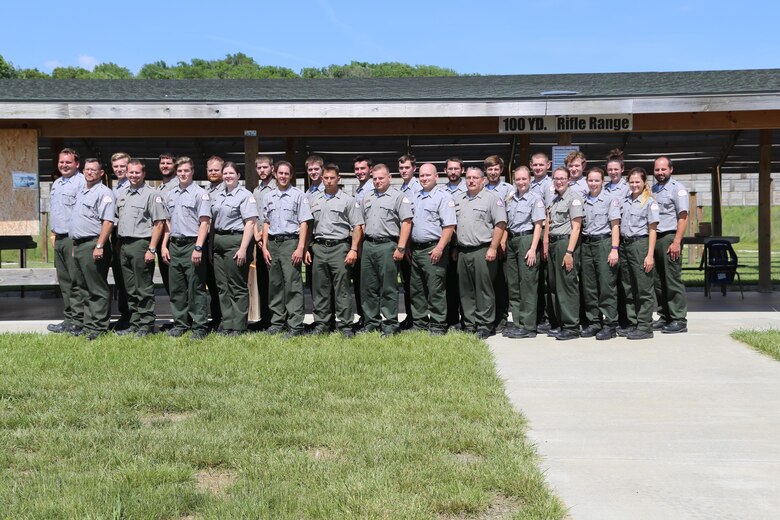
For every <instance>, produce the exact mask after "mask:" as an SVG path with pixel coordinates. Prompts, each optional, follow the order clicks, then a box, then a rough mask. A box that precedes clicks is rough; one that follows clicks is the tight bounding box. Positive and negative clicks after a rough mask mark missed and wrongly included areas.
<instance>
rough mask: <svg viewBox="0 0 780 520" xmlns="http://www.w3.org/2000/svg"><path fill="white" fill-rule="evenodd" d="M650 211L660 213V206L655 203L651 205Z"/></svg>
mask: <svg viewBox="0 0 780 520" xmlns="http://www.w3.org/2000/svg"><path fill="white" fill-rule="evenodd" d="M650 209H652V210H653V211H658V204H657V203H655V202H653V203H652V204H650Z"/></svg>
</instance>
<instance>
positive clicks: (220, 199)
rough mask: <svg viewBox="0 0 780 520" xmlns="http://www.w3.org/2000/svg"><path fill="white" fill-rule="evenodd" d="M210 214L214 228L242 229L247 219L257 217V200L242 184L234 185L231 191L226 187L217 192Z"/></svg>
mask: <svg viewBox="0 0 780 520" xmlns="http://www.w3.org/2000/svg"><path fill="white" fill-rule="evenodd" d="M211 215H212V217H211V218H212V222H213V226H214V229H215V230H217V231H243V230H244V222H245V221H246V220H247V219H250V218H257V202H256V201H255V198H254V197H253V196H252V194H251V193H249V190H247V189H246V188H244V187H243V186H236V187H235V188H233V190H232V191H228V190H227V187H226V188H225V189H224V190H222V191H220V192H218V193H217V198H216V200H215V201H214V202H213V203H212V205H211Z"/></svg>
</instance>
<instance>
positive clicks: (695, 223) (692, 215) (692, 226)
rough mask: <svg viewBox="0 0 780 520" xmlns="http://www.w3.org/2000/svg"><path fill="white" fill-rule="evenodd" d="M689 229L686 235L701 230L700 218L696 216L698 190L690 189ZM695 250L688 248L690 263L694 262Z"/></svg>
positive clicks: (691, 234)
mask: <svg viewBox="0 0 780 520" xmlns="http://www.w3.org/2000/svg"><path fill="white" fill-rule="evenodd" d="M688 209H689V211H688V229H686V230H685V235H686V236H689V237H692V236H694V235H695V234H696V231H698V230H699V220H698V219H697V218H696V217H697V214H696V192H695V191H689V192H688ZM693 255H694V251H693V248H692V247H689V248H688V263H689V264H692V263H693V261H694V258H693Z"/></svg>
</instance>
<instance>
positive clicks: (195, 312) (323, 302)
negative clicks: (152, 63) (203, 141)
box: [49, 148, 688, 340]
mask: <svg viewBox="0 0 780 520" xmlns="http://www.w3.org/2000/svg"><path fill="white" fill-rule="evenodd" d="M444 164H445V172H444V173H445V174H446V181H445V182H441V183H440V182H439V172H438V171H437V168H436V166H435V165H434V164H432V163H426V164H422V165H421V166H419V171H418V166H417V163H416V160H415V158H414V156H412V155H409V154H407V155H403V156H401V157H400V158H399V159H398V172H399V174H400V177H401V180H402V183H401V185H400V186H397V187H396V186H393V185H392V184H391V178H392V176H391V171H390V168H389V167H388V166H387V165H385V164H373V163H372V161H371V159H370V158H369V157H367V156H364V155H359V156H357V157H355V158H354V160H353V167H354V168H353V170H354V175H355V178H356V179H357V181H358V185H357V186H356V187H355V190H354V194H352V195H350V194H348V193H347V192H346V191H344V190H343V189H342V188H341V177H340V171H339V168H338V166H337V165H335V164H328V163H325V161H324V160H323V159H322V158H321V157H319V156H316V155H312V156H310V157H309V158H308V159H307V160H306V163H305V166H306V173H307V176H308V181H309V182H308V187H307V188H306V189H305V190H301V189H299V188H297V187H296V186H295V169H294V167H293V165H292V164H290V163H289V162H287V161H278V162H276V163H274V162H273V161H272V160H271V158H270V157H268V156H266V155H258V156H257V158H256V159H255V164H254V167H255V170H256V172H257V177H258V186H257V188H256V189H255V190H254V192H250V191H248V190H247V189H246V188H245V187H243V186H242V185H241V184H240V182H239V181H240V177H241V175H240V172H239V170H238V168H237V166H236V164H235V163H233V162H230V161H224V160H223V159H221V158H219V157H216V156H214V157H211V158H209V159H208V161H207V164H206V173H207V178H208V185H206V186H204V187H201V186H200V185H198V184H197V183H195V182H194V181H193V178H194V175H195V164H194V162H193V160H192V159H190V158H189V157H178V158H176V157H174V156H173V155H172V154H167V153H166V154H163V155H161V156H160V163H159V168H160V172H161V174H162V176H163V182H162V184H160V185H159V186H156V187H153V186H151V185H149V184H147V183H146V181H145V176H146V170H145V164H144V162H143V161H141V160H138V159H133V158H131V157H129V156H128V155H127V154H125V153H117V154H114V155H113V156H112V157H111V167H112V169H113V172H114V174H115V176H116V178H117V182H116V185H115V186H114V188H113V190H112V189H110V188H108V187H107V186H106V185H105V184H104V182H103V181H104V177H105V173H104V170H103V167H102V165H101V164H100V161H99V160H97V159H94V158H90V159H86V160H85V161H84V166H83V170H81V171H80V170H79V168H80V159H79V156H78V154H77V152H76V151H74V150H72V149H69V148H66V149H63V150H62V151H61V152H60V154H59V159H58V170H59V173H60V176H59V177H58V178H57V180H56V181H55V182H54V183H53V184H52V188H51V231H52V233H53V235H54V245H55V266H56V270H57V276H58V280H59V284H60V289H61V292H62V296H63V303H64V320H63V321H62V322H61V323H57V324H51V325H49V330H50V331H52V332H60V333H66V332H67V333H70V334H74V335H84V336H86V337H87V339H90V340H91V339H95V338H97V337H99V336H100V335H101V334H104V333H106V332H108V330H109V325H110V323H109V321H110V309H111V297H112V292H111V288H110V286H109V284H108V282H107V275H108V268H109V267H110V266H113V274H114V281H115V284H116V287H117V292H118V303H119V311H120V314H121V316H120V319H119V320H118V322H116V323H115V324H114V326H113V329H114V331H115V332H116V333H117V334H119V335H135V336H139V337H140V336H146V335H148V334H152V333H154V332H155V331H156V329H155V318H156V315H155V293H154V279H153V275H154V268H155V264H156V265H158V266H159V270H160V275H161V278H162V281H163V285H164V286H165V290H166V291H167V292H168V294H169V296H170V305H171V315H172V317H173V320H172V323H171V324H170V325H169V326H168V327H165V330H166V331H167V334H168V335H170V336H174V337H178V336H182V335H184V334H186V333H189V335H190V336H189V337H190V338H191V339H202V338H204V337H206V335H207V334H208V333H209V332H210V331H212V330H213V331H216V332H217V333H219V334H223V335H227V336H235V335H239V334H243V333H245V332H247V331H248V330H249V329H250V327H251V328H252V329H253V330H264V331H266V332H267V333H270V334H280V333H284V334H285V336H287V337H293V336H299V335H303V334H325V333H330V332H339V333H341V334H343V335H344V336H345V337H352V336H353V335H354V334H355V333H367V332H378V333H380V334H381V335H382V336H391V335H393V334H396V333H398V332H399V330H402V329H411V330H414V331H427V332H428V333H430V334H432V335H439V334H444V333H446V332H447V331H448V330H453V329H454V330H460V331H464V332H468V333H473V334H476V335H477V336H478V337H480V338H487V337H489V336H491V335H493V334H495V333H498V332H500V333H502V334H503V335H504V336H505V337H508V338H518V339H520V338H533V337H535V336H536V335H537V334H538V333H546V334H548V335H550V336H553V337H555V338H556V339H558V340H568V339H574V338H577V337H591V336H595V337H596V339H599V340H606V339H611V338H614V337H616V336H618V335H620V336H626V337H627V338H628V339H646V338H651V337H652V336H653V331H654V330H655V331H659V330H660V331H662V332H664V333H680V332H686V331H687V322H686V313H687V303H686V298H685V288H684V286H683V284H682V280H681V267H682V265H681V262H682V256H681V241H682V237H683V234H684V231H685V227H686V224H687V215H688V193H687V190H686V188H685V187H684V186H683V185H682V184H681V183H679V182H677V181H676V180H675V179H672V173H673V166H672V161H671V159H670V158H668V157H663V156H662V157H659V158H657V159H656V160H655V162H654V166H653V175H654V177H655V183H654V184H653V186H652V188H651V186H650V184H649V182H648V175H647V172H645V170H644V169H642V168H638V167H637V168H632V169H631V170H630V171H629V172H628V175H627V176H626V177H625V178H624V177H623V173H624V165H623V157H622V153H621V152H620V151H618V150H613V151H612V152H611V153H610V155H609V157H608V158H607V160H606V163H605V166H606V168H604V169H602V168H601V167H593V168H589V169H588V168H587V167H586V166H587V161H586V158H585V155H584V154H582V153H581V152H572V153H571V154H569V156H568V157H566V160H565V166H561V167H557V168H555V169H553V171H552V176H550V175H549V171H550V169H551V162H550V160H549V157H548V156H547V154H545V153H541V152H540V153H536V154H534V155H533V156H532V157H531V161H530V164H529V165H528V166H526V165H521V166H519V167H517V168H515V169H514V171H513V172H512V181H513V182H512V183H509V182H506V181H505V180H504V161H503V159H502V158H501V157H499V156H490V157H488V158H486V159H485V161H484V164H483V167H478V166H469V167H465V166H464V163H463V161H462V160H460V159H459V158H457V157H450V158H448V159H447V160H446V161H445V163H444ZM253 261H255V268H256V279H257V288H258V292H259V296H260V298H259V300H260V314H261V320H260V322H258V323H255V324H252V325H250V324H249V323H248V319H247V317H248V309H249V287H248V280H249V270H250V266H251V264H252V262H253ZM304 266H305V267H306V269H307V281H308V282H310V283H311V296H312V302H313V318H314V321H313V323H312V324H310V325H308V326H306V325H304V297H303V294H304V279H303V275H302V271H303V268H304ZM399 274H400V276H401V279H402V281H403V291H404V296H405V298H404V300H405V303H406V309H405V310H406V315H407V317H406V319H405V320H404V321H403V322H399V319H398V314H399V309H398V306H399V290H398V284H397V281H398V277H399ZM353 296H354V299H353ZM656 310H657V312H658V315H659V318H658V319H656V320H655V321H654V320H653V312H654V311H656ZM510 312H511V320H510ZM355 313H357V314H358V316H359V319H358V321H357V322H355V319H354V318H355ZM209 315H210V318H211V320H209Z"/></svg>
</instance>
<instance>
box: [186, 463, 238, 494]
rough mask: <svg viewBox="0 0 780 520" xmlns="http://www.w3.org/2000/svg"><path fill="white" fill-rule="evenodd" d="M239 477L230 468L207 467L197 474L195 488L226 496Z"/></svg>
mask: <svg viewBox="0 0 780 520" xmlns="http://www.w3.org/2000/svg"><path fill="white" fill-rule="evenodd" d="M237 478H238V476H237V475H236V472H235V471H232V470H229V469H205V470H203V471H199V472H197V473H196V474H195V488H196V489H197V490H198V491H201V492H206V493H211V494H213V495H217V496H224V495H225V493H226V492H227V489H228V488H229V487H230V486H232V485H233V484H235V482H236V479H237Z"/></svg>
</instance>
